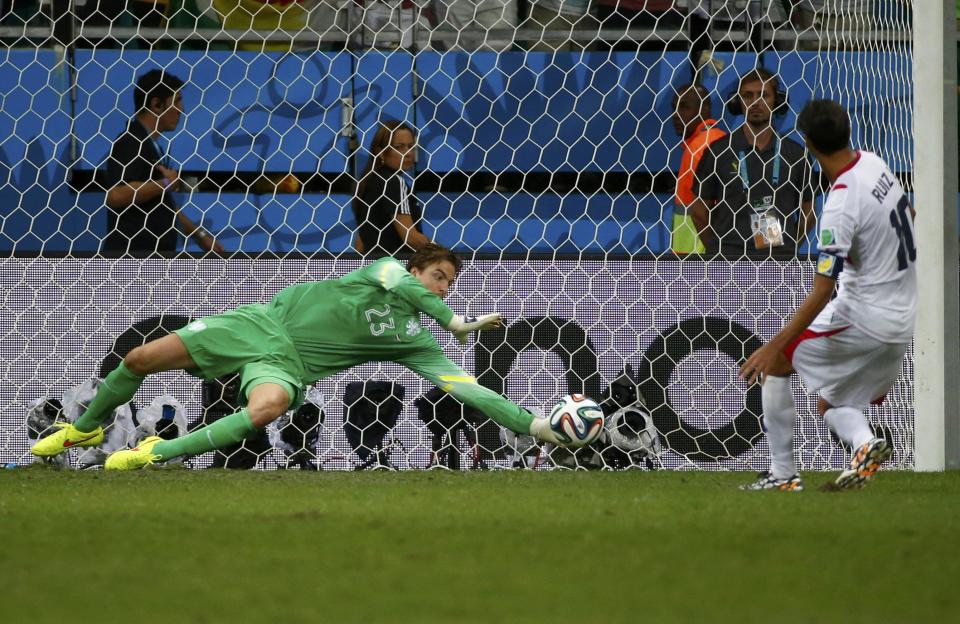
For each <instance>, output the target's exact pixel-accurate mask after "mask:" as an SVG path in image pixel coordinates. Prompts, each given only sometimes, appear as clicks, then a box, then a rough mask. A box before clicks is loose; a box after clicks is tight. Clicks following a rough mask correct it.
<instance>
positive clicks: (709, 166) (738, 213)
mask: <svg viewBox="0 0 960 624" xmlns="http://www.w3.org/2000/svg"><path fill="white" fill-rule="evenodd" d="M786 106H787V103H786V96H785V94H784V93H783V92H782V91H780V89H779V87H778V81H777V77H776V76H774V75H773V74H771V73H770V72H768V71H766V70H764V69H756V70H754V71H751V72H750V73H748V74H746V75H745V76H744V77H743V78H742V79H741V80H740V85H739V88H738V89H737V92H736V94H735V95H734V97H733V99H731V101H730V103H728V108H729V109H730V110H731V112H733V113H735V114H742V115H744V123H743V125H742V126H740V128H738V129H737V130H734V131H733V132H731V133H730V134H729V135H728V136H726V137H724V138H722V139H719V140H717V141H715V142H714V143H711V144H710V146H709V147H708V148H707V149H706V150H704V152H703V156H702V157H701V159H700V162H699V164H698V165H697V170H696V174H695V179H694V184H693V194H694V200H693V202H692V203H691V205H690V209H689V213H690V215H691V216H692V217H693V220H694V223H696V226H697V230H698V231H699V233H700V240H702V241H703V243H704V245H705V246H706V250H707V253H708V254H711V253H712V254H718V253H719V254H721V255H723V256H725V257H727V258H730V259H736V258H742V257H746V258H753V259H761V258H768V257H775V258H784V259H785V258H791V257H796V254H797V247H798V246H799V245H800V244H801V243H803V241H804V240H805V239H806V237H807V232H809V231H810V228H811V227H813V225H814V222H815V219H816V216H815V214H814V211H813V186H814V185H813V180H812V175H813V173H812V168H811V166H810V162H809V160H808V159H807V157H806V153H805V150H804V148H803V146H802V145H800V144H799V143H797V142H796V141H792V140H790V139H787V138H783V137H781V136H779V135H778V134H777V133H776V132H775V131H774V129H773V126H772V125H771V118H772V116H773V115H774V114H775V113H776V112H779V111H784V110H785V108H786Z"/></svg>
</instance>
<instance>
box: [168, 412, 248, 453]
mask: <svg viewBox="0 0 960 624" xmlns="http://www.w3.org/2000/svg"><path fill="white" fill-rule="evenodd" d="M255 431H257V428H256V427H254V426H253V422H252V421H251V420H250V415H249V414H247V410H245V409H242V410H240V411H239V412H237V413H236V414H230V415H229V416H224V417H223V418H221V419H220V420H218V421H216V422H213V423H210V424H209V425H207V426H206V427H201V428H199V429H197V430H196V431H193V432H191V433H188V434H187V435H185V436H183V437H182V438H177V439H176V440H164V441H163V442H157V444H156V446H154V447H153V450H152V451H151V452H152V453H153V454H154V455H159V456H160V459H161V460H167V459H173V458H174V457H180V456H181V455H199V454H200V453H206V452H207V451H212V450H214V449H218V448H223V447H224V446H229V445H231V444H236V443H237V442H241V441H243V440H244V439H246V437H247V436H248V435H250V434H251V433H254V432H255Z"/></svg>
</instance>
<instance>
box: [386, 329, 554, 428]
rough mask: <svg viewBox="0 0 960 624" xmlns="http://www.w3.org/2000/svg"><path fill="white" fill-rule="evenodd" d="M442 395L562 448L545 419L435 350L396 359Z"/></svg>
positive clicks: (505, 425) (500, 422)
mask: <svg viewBox="0 0 960 624" xmlns="http://www.w3.org/2000/svg"><path fill="white" fill-rule="evenodd" d="M398 363H399V364H402V365H404V366H406V367H407V368H409V369H410V370H412V371H413V372H415V373H417V374H418V375H420V376H421V377H424V378H426V379H429V380H430V381H432V382H433V383H435V384H436V385H437V387H438V388H440V389H441V390H443V391H444V392H449V393H450V394H451V395H453V396H454V397H456V398H457V399H459V400H460V401H462V402H463V403H466V404H467V405H469V406H470V407H472V408H474V409H475V410H477V411H479V412H481V413H483V414H484V415H485V416H487V417H488V418H490V419H491V420H493V421H495V422H496V423H497V424H500V425H502V426H504V427H506V428H507V429H510V430H511V431H515V432H517V433H520V434H528V435H532V436H533V437H535V438H536V439H537V440H540V441H541V442H550V443H552V444H557V445H560V446H562V445H563V443H562V442H561V441H560V440H559V439H558V438H557V436H556V434H555V433H554V432H553V430H552V429H550V425H549V423H548V421H547V419H545V418H537V417H535V416H534V415H533V414H531V413H530V412H529V411H528V410H525V409H524V408H522V407H520V406H519V405H517V404H516V403H514V402H513V401H510V400H509V399H507V398H506V397H504V396H502V395H500V394H498V393H496V392H494V391H493V390H491V389H490V388H486V387H484V386H481V385H480V384H478V383H477V380H476V378H475V377H474V376H473V375H471V374H469V373H468V372H466V371H465V370H463V369H462V368H460V367H459V366H457V365H456V364H454V363H453V362H452V361H450V359H449V358H447V356H445V355H444V354H443V352H442V351H440V349H439V348H438V349H437V350H436V351H428V352H423V353H418V354H416V355H412V356H408V357H406V358H404V359H403V360H398Z"/></svg>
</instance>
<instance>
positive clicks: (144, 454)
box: [103, 436, 163, 470]
mask: <svg viewBox="0 0 960 624" xmlns="http://www.w3.org/2000/svg"><path fill="white" fill-rule="evenodd" d="M157 442H163V438H161V437H159V436H150V437H147V438H144V439H142V440H140V443H139V444H137V445H136V446H135V447H133V448H132V449H125V450H122V451H117V452H116V453H111V454H110V455H109V456H108V457H107V461H106V462H104V464H103V468H104V470H137V469H139V468H143V467H144V466H149V465H150V464H152V463H154V462H155V461H157V460H158V459H160V456H159V455H154V454H153V452H152V451H153V447H154V446H155V445H156V444H157Z"/></svg>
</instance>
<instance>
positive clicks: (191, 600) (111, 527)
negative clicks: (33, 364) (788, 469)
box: [0, 466, 960, 624]
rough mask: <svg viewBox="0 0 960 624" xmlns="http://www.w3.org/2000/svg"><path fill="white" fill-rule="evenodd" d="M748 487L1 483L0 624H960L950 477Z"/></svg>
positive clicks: (525, 480)
mask: <svg viewBox="0 0 960 624" xmlns="http://www.w3.org/2000/svg"><path fill="white" fill-rule="evenodd" d="M751 476H752V475H749V474H744V473H739V474H737V473H708V472H656V473H644V472H628V473H574V472H551V473H530V472H487V473H449V472H434V471H432V472H409V473H383V472H378V473H338V472H323V473H301V472H233V471H210V470H208V471H197V472H191V471H187V470H183V469H172V468H166V469H164V468H161V469H152V470H145V471H139V472H135V473H117V474H113V473H107V474H105V473H102V472H81V473H77V472H69V471H56V470H52V469H48V468H47V467H45V466H34V467H27V468H18V469H15V470H0V535H2V537H3V547H2V548H0V570H2V574H0V579H2V582H0V613H2V617H0V620H2V621H3V622H7V623H20V622H24V623H35V622H91V623H98V624H99V623H106V622H130V623H134V624H141V623H147V622H176V623H219V622H238V623H246V622H278V623H280V622H282V623H297V622H304V623H313V622H391V623H395V622H484V623H495V622H509V623H512V622H539V623H554V622H577V623H578V624H589V623H593V622H631V623H634V622H638V623H642V622H843V623H844V624H848V623H852V622H870V623H876V622H955V621H958V620H960V473H958V472H948V473H943V474H913V473H908V472H883V473H881V474H880V475H879V476H878V477H877V478H876V479H875V480H874V482H872V483H870V484H869V485H868V486H867V487H866V488H865V489H864V490H862V491H856V492H841V493H826V492H820V491H817V490H816V486H818V485H820V484H822V483H825V482H826V481H828V480H829V479H831V478H832V477H833V476H834V475H833V474H828V473H809V474H807V475H805V478H806V481H807V488H808V490H807V491H806V492H803V493H801V494H797V495H785V494H779V493H766V492H764V493H745V492H739V491H737V490H736V489H735V488H736V486H737V485H738V484H739V483H743V482H745V481H748V480H749V479H750V478H751Z"/></svg>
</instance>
